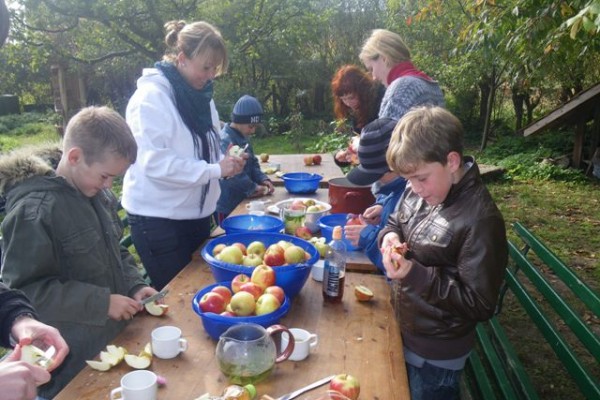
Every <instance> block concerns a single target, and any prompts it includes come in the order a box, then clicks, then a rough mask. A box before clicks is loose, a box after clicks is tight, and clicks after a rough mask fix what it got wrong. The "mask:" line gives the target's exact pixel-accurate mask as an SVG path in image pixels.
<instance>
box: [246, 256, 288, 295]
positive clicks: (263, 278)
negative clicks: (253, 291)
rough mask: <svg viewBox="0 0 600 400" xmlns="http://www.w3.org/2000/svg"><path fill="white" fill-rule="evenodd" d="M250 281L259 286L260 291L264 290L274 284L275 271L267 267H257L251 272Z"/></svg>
mask: <svg viewBox="0 0 600 400" xmlns="http://www.w3.org/2000/svg"><path fill="white" fill-rule="evenodd" d="M284 254H285V253H284ZM250 281H251V282H254V283H255V284H257V285H258V286H260V287H261V289H262V290H265V289H266V288H267V287H269V286H273V285H274V284H275V271H274V270H273V268H271V267H270V266H268V265H259V266H258V267H256V268H254V271H252V276H251V277H250Z"/></svg>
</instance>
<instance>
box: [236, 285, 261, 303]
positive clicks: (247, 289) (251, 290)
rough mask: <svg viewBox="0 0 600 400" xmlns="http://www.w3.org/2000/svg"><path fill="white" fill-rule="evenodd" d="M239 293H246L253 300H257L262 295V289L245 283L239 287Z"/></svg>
mask: <svg viewBox="0 0 600 400" xmlns="http://www.w3.org/2000/svg"><path fill="white" fill-rule="evenodd" d="M239 292H248V293H250V294H251V295H252V297H254V300H258V298H259V297H260V295H261V294H263V289H262V288H261V287H260V286H258V285H257V284H256V283H254V282H246V283H244V284H243V285H242V286H240V290H239ZM239 292H238V293H239Z"/></svg>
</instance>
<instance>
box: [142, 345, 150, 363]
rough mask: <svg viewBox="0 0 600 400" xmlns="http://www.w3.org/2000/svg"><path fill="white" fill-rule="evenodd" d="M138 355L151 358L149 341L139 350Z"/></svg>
mask: <svg viewBox="0 0 600 400" xmlns="http://www.w3.org/2000/svg"><path fill="white" fill-rule="evenodd" d="M140 357H148V358H150V359H152V345H151V344H150V343H146V345H145V346H144V349H143V350H142V351H141V352H140Z"/></svg>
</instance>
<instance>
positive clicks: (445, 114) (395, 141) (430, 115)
mask: <svg viewBox="0 0 600 400" xmlns="http://www.w3.org/2000/svg"><path fill="white" fill-rule="evenodd" d="M453 151H455V152H457V153H458V154H459V155H460V156H461V158H462V155H463V126H462V124H461V123H460V121H459V120H458V118H456V117H455V116H454V115H453V114H452V113H451V112H450V111H448V110H446V109H445V108H442V107H431V106H429V107H427V106H425V107H417V108H413V109H412V110H410V111H409V112H407V113H406V114H404V116H403V117H402V119H401V120H400V122H398V125H396V128H395V129H394V132H393V133H392V138H391V139H390V144H389V146H388V149H387V153H386V161H387V163H388V165H389V167H390V169H391V170H392V171H394V172H396V173H397V174H400V175H408V174H411V173H413V172H415V171H416V170H417V169H418V168H419V167H420V166H421V165H422V164H424V163H434V162H439V163H441V164H442V165H446V164H447V162H448V154H450V153H451V152H453Z"/></svg>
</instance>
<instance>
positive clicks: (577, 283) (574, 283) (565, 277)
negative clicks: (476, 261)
mask: <svg viewBox="0 0 600 400" xmlns="http://www.w3.org/2000/svg"><path fill="white" fill-rule="evenodd" d="M513 228H514V230H515V232H516V233H517V234H518V235H519V237H520V238H521V239H522V240H523V241H524V242H525V243H526V244H527V245H528V246H529V247H531V249H532V250H533V251H534V252H535V253H536V254H537V255H538V257H540V259H541V260H542V261H543V262H544V263H545V264H546V265H547V266H548V267H550V268H551V269H552V270H553V271H554V273H555V274H556V275H557V276H558V277H559V278H560V279H561V280H562V281H563V282H564V283H565V284H566V285H567V286H568V287H569V289H571V291H572V292H573V294H575V295H576V296H577V297H579V298H580V299H581V301H582V302H583V303H584V304H585V305H586V306H587V307H588V308H589V309H590V311H592V312H593V313H594V314H595V315H596V316H597V317H600V296H599V295H598V294H597V293H595V292H594V291H593V290H592V289H591V288H590V287H589V286H588V285H587V284H586V283H585V282H583V281H582V280H581V279H579V277H578V276H577V275H576V274H575V273H574V272H573V271H572V270H571V269H570V268H569V267H568V266H566V265H565V264H564V263H563V262H562V261H561V259H560V258H558V257H557V256H556V255H555V254H554V253H553V252H552V251H551V250H550V249H549V248H547V247H546V246H545V245H544V244H543V243H542V242H541V241H540V240H539V239H538V238H537V237H535V236H534V235H533V233H531V232H530V231H529V230H528V229H527V228H526V227H524V226H523V225H522V224H521V223H519V222H515V223H514V224H513Z"/></svg>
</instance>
